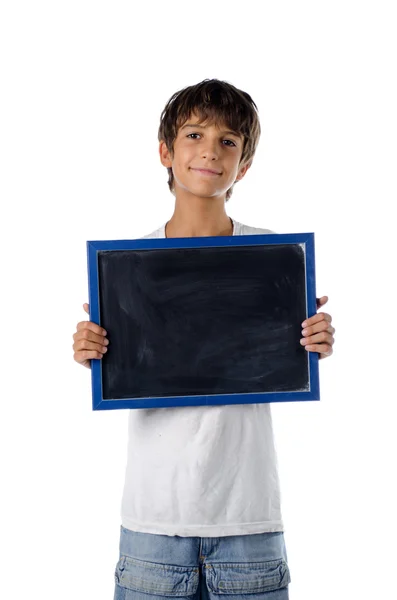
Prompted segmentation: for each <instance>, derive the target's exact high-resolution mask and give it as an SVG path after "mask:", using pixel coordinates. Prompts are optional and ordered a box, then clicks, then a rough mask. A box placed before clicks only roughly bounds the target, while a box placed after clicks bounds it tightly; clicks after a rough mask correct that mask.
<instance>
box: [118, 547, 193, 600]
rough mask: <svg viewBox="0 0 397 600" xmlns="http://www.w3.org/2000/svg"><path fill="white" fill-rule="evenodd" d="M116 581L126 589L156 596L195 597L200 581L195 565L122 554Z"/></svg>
mask: <svg viewBox="0 0 397 600" xmlns="http://www.w3.org/2000/svg"><path fill="white" fill-rule="evenodd" d="M115 580H116V584H117V585H119V586H120V587H123V588H126V589H128V590H134V591H136V592H144V593H146V594H153V595H158V596H175V597H178V596H194V594H195V593H196V592H197V588H198V583H199V569H198V568H197V567H177V566H175V565H165V564H160V563H152V562H148V561H144V560H138V559H136V558H131V557H129V556H121V557H120V560H119V561H118V563H117V566H116V572H115Z"/></svg>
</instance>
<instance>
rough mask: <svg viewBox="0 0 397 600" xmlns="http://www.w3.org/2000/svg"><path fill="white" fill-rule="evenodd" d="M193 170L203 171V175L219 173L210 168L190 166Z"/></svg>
mask: <svg viewBox="0 0 397 600" xmlns="http://www.w3.org/2000/svg"><path fill="white" fill-rule="evenodd" d="M192 170H193V171H198V172H199V173H203V175H220V173H218V171H213V170H212V169H194V168H193V167H192Z"/></svg>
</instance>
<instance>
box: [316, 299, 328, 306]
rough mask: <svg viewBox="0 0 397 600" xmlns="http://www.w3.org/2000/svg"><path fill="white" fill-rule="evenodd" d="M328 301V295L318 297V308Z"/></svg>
mask: <svg viewBox="0 0 397 600" xmlns="http://www.w3.org/2000/svg"><path fill="white" fill-rule="evenodd" d="M327 302H328V296H321V298H316V304H317V308H320V306H324V304H327Z"/></svg>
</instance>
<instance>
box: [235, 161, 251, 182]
mask: <svg viewBox="0 0 397 600" xmlns="http://www.w3.org/2000/svg"><path fill="white" fill-rule="evenodd" d="M251 165H252V162H249V163H246V164H245V165H243V166H242V167H240V169H239V171H238V173H237V177H236V180H235V181H240V179H242V178H243V177H244V175H245V174H246V172H247V171H248V169H249V168H250V166H251Z"/></svg>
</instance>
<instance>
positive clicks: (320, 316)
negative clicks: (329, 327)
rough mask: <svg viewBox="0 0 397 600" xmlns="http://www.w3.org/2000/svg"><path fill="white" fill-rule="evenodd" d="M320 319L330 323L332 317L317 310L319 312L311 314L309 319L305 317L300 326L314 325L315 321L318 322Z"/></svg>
mask: <svg viewBox="0 0 397 600" xmlns="http://www.w3.org/2000/svg"><path fill="white" fill-rule="evenodd" d="M320 321H328V323H331V322H332V317H331V315H329V314H328V313H323V312H319V313H316V314H315V315H313V316H312V317H310V318H309V319H306V320H305V321H303V323H302V327H310V326H311V325H315V324H316V323H319V322H320Z"/></svg>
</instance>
